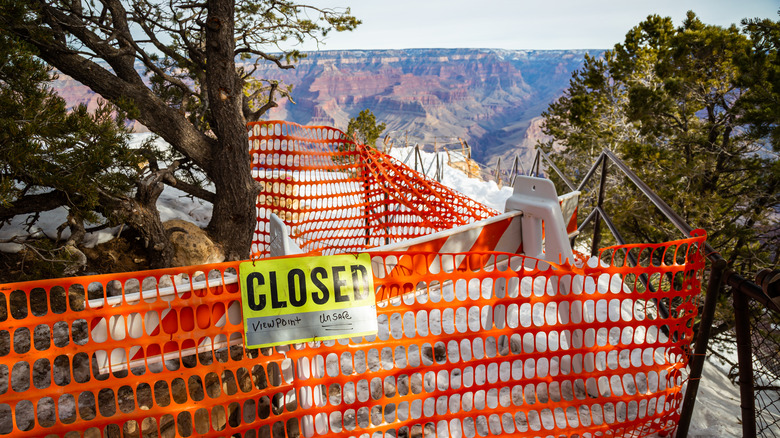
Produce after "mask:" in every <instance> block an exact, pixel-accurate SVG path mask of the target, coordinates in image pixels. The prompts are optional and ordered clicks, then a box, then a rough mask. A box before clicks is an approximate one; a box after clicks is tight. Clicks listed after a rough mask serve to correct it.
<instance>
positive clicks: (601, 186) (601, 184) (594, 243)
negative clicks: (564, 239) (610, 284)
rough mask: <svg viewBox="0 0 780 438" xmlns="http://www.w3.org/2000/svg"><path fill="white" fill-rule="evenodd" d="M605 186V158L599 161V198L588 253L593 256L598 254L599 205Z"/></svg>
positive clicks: (602, 198) (599, 237)
mask: <svg viewBox="0 0 780 438" xmlns="http://www.w3.org/2000/svg"><path fill="white" fill-rule="evenodd" d="M606 186H607V160H602V161H601V181H600V182H599V198H598V201H597V204H596V208H597V210H596V217H595V218H594V219H595V221H594V222H593V241H592V242H591V246H590V255H592V256H595V255H596V254H598V251H599V245H600V244H601V213H599V212H600V211H601V207H602V205H603V204H604V191H605V190H606Z"/></svg>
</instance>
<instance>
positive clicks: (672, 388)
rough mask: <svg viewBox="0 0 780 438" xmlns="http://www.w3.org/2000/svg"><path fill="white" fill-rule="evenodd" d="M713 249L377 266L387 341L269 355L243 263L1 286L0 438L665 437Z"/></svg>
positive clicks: (420, 256)
mask: <svg viewBox="0 0 780 438" xmlns="http://www.w3.org/2000/svg"><path fill="white" fill-rule="evenodd" d="M703 242H704V235H703V233H699V234H697V235H696V236H695V237H692V238H689V239H685V240H680V241H675V242H670V243H666V244H662V245H628V246H622V247H612V248H607V249H605V250H603V251H602V252H601V254H600V256H599V257H592V258H590V259H587V260H586V263H585V265H584V266H582V267H579V268H578V267H570V266H557V265H552V266H550V265H549V264H547V263H545V262H538V261H536V260H533V259H528V258H525V257H523V256H521V255H511V254H506V253H491V252H487V253H467V254H449V255H448V254H437V253H431V252H425V253H405V254H400V253H392V252H382V253H372V254H371V255H372V257H373V258H372V266H373V274H374V285H375V288H376V299H377V313H378V326H379V331H378V334H377V335H376V336H371V337H369V338H366V339H363V338H358V339H352V340H339V341H325V342H323V343H308V344H297V345H291V346H285V347H276V348H273V349H271V348H266V349H260V350H257V349H252V350H247V349H245V348H243V345H242V330H243V327H242V322H241V306H240V305H239V300H240V293H239V288H238V284H237V269H238V263H237V262H231V263H224V264H218V265H208V266H201V267H190V268H175V269H167V270H159V271H148V272H139V273H126V274H115V275H106V276H94V277H80V278H68V279H58V280H47V281H38V282H27V283H17V284H8V285H0V320H2V329H0V435H9V434H10V435H13V436H46V435H59V436H68V437H70V436H73V437H76V436H90V437H91V436H94V437H99V436H101V435H102V436H108V437H120V436H122V437H140V436H144V437H146V436H185V437H186V436H242V437H269V438H270V437H276V438H281V437H290V438H291V437H298V436H300V435H302V436H305V437H310V436H328V437H337V436H343V437H347V436H355V437H364V438H400V437H414V438H417V437H423V436H425V437H437V438H439V437H441V438H444V437H453V438H459V437H463V436H465V437H469V438H471V437H474V436H476V435H479V436H487V435H507V436H508V435H512V436H579V437H590V436H631V437H635V436H636V437H639V436H647V435H649V434H651V433H654V432H659V431H670V430H672V429H673V428H674V427H675V424H676V421H677V419H678V416H679V414H678V408H679V406H680V403H681V388H682V385H683V381H684V376H685V368H686V365H687V361H688V356H687V348H688V345H689V344H690V342H691V337H692V328H691V327H692V324H693V318H694V316H695V314H696V302H695V300H696V297H697V295H698V294H699V292H700V282H701V275H702V269H703V267H704V259H703V257H702V254H701V247H702V245H703ZM629 252H631V253H633V255H635V256H636V257H637V260H639V261H640V265H641V266H638V267H631V266H629V265H628V262H627V259H628V257H627V254H628V253H629ZM401 256H403V257H407V258H411V259H412V263H399V260H398V258H399V257H401ZM450 257H454V258H458V259H460V258H463V257H465V259H464V260H465V265H463V269H460V268H459V269H456V270H454V271H453V270H451V271H449V272H448V271H447V269H446V268H444V267H446V266H461V264H460V263H453V262H452V261H447V260H446V259H447V258H450ZM643 279H644V280H646V281H647V282H649V284H650V285H651V286H652V289H651V288H648V287H647V286H645V284H644V283H643V282H642V280H643ZM658 303H662V304H664V305H666V306H667V307H668V309H670V316H669V317H667V318H663V317H661V316H659V315H658V314H657V313H656V311H655V309H656V305H657V304H658Z"/></svg>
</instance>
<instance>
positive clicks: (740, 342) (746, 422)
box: [731, 289, 756, 438]
mask: <svg viewBox="0 0 780 438" xmlns="http://www.w3.org/2000/svg"><path fill="white" fill-rule="evenodd" d="M731 293H732V297H733V298H734V328H735V330H736V332H737V362H738V363H739V399H740V400H739V406H740V408H741V411H742V436H743V438H754V437H755V436H756V400H755V392H754V389H753V348H752V346H751V345H750V310H749V303H748V297H747V295H745V294H743V293H742V292H740V291H739V290H737V289H732V292H731Z"/></svg>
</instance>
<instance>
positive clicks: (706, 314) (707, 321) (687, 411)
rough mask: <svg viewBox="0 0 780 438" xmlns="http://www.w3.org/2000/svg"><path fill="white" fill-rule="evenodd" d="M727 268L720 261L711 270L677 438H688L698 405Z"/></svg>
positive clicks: (721, 260) (722, 261)
mask: <svg viewBox="0 0 780 438" xmlns="http://www.w3.org/2000/svg"><path fill="white" fill-rule="evenodd" d="M726 266H728V263H726V261H725V260H723V259H719V260H716V261H715V262H714V263H713V264H712V268H710V280H709V283H708V284H707V295H706V296H705V297H704V309H703V310H702V315H701V321H700V322H699V331H698V333H697V334H696V346H695V347H694V351H693V357H692V358H691V362H690V364H691V372H690V374H689V375H688V386H687V388H686V389H685V397H684V398H683V405H682V411H680V422H679V423H678V425H677V434H676V435H675V437H676V438H686V437H687V436H688V428H689V427H690V425H691V417H692V416H693V408H694V406H695V404H696V394H697V393H698V392H699V382H700V379H701V374H702V371H703V370H704V360H705V359H706V354H707V345H708V344H709V341H710V329H711V328H712V321H713V320H714V319H715V308H716V307H717V304H718V296H719V295H720V289H721V286H722V285H723V273H724V272H725V271H726Z"/></svg>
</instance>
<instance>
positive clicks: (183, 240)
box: [163, 219, 225, 267]
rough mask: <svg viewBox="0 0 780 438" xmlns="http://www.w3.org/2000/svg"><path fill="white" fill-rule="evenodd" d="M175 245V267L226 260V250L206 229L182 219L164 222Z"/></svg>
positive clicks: (164, 226)
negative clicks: (214, 240)
mask: <svg viewBox="0 0 780 438" xmlns="http://www.w3.org/2000/svg"><path fill="white" fill-rule="evenodd" d="M163 228H165V230H166V231H167V232H168V234H169V235H170V241H171V245H172V246H173V250H174V256H173V265H172V266H174V267H181V266H192V265H204V264H209V263H220V262H224V261H225V252H224V251H223V250H222V248H221V247H220V246H219V245H217V244H216V243H214V242H213V241H212V240H211V238H209V236H208V234H206V231H205V230H203V229H201V228H200V227H198V226H197V225H195V224H193V223H192V222H187V221H184V220H181V219H172V220H169V221H167V222H165V223H164V224H163Z"/></svg>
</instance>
